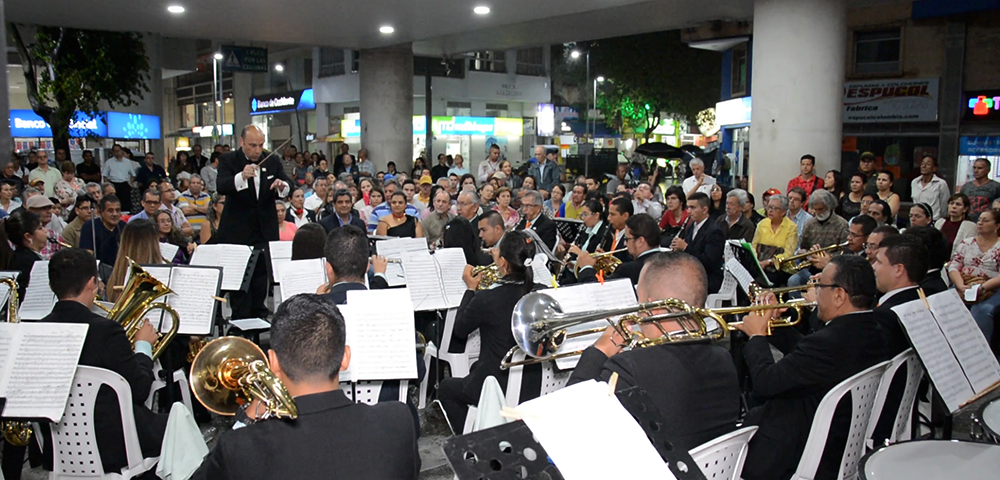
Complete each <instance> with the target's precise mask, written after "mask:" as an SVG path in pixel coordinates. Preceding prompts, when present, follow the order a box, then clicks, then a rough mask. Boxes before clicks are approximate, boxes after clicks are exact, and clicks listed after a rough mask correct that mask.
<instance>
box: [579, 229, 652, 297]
mask: <svg viewBox="0 0 1000 480" xmlns="http://www.w3.org/2000/svg"><path fill="white" fill-rule="evenodd" d="M625 228H626V230H625V246H626V248H628V253H629V255H631V256H632V258H633V260H632V261H630V262H625V263H623V264H621V265H619V266H618V268H616V269H615V273H612V274H611V276H610V277H609V279H614V278H627V279H629V281H631V282H632V285H635V284H637V283H639V272H641V271H642V267H643V265H645V264H646V261H647V260H649V259H650V258H652V255H653V254H654V253H656V252H659V251H660V228H659V226H658V225H657V224H656V220H655V219H653V217H651V216H649V214H646V213H638V214H636V215H633V216H631V217H629V219H628V222H626V223H625ZM595 262H596V259H594V258H593V257H591V256H590V255H584V256H582V257H580V258H579V259H577V264H578V265H579V266H580V273H579V274H578V279H579V281H580V283H588V282H596V281H597V280H598V278H597V271H595V270H594V264H595Z"/></svg>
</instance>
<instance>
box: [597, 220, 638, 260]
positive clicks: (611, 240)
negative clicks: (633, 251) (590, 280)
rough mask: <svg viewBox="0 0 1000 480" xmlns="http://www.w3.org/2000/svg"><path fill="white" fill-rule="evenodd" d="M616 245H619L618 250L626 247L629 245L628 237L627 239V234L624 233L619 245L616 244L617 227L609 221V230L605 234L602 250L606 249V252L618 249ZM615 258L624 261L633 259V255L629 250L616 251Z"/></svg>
mask: <svg viewBox="0 0 1000 480" xmlns="http://www.w3.org/2000/svg"><path fill="white" fill-rule="evenodd" d="M616 246H617V247H618V248H617V250H621V249H623V248H625V247H626V246H628V239H626V238H625V236H624V235H622V239H621V240H619V241H618V245H615V229H614V227H612V226H611V224H610V223H609V224H608V232H607V234H605V236H604V241H602V242H601V250H604V251H605V252H610V251H612V250H616V248H615V247H616ZM615 258H617V259H618V260H621V261H622V263H624V262H631V261H632V255H629V253H628V250H626V251H624V252H620V253H616V254H615Z"/></svg>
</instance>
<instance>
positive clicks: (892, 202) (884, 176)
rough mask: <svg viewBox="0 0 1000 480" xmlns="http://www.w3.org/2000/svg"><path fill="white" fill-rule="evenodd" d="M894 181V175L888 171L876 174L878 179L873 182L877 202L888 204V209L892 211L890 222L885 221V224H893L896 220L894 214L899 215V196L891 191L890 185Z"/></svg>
mask: <svg viewBox="0 0 1000 480" xmlns="http://www.w3.org/2000/svg"><path fill="white" fill-rule="evenodd" d="M895 180H896V177H895V175H893V174H892V172H890V171H888V170H882V171H881V172H878V178H876V180H875V187H876V188H878V198H879V200H883V201H885V203H888V204H889V208H890V209H891V210H892V214H891V215H890V218H891V219H892V221H891V222H890V221H889V220H886V222H885V223H888V224H890V225H891V224H894V223H896V222H895V219H896V214H897V213H899V195H898V194H897V193H896V192H893V191H892V184H893V182H894V181H895Z"/></svg>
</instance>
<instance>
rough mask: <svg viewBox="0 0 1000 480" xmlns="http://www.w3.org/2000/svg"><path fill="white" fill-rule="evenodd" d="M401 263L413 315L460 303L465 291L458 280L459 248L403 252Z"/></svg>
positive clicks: (461, 261) (462, 259)
mask: <svg viewBox="0 0 1000 480" xmlns="http://www.w3.org/2000/svg"><path fill="white" fill-rule="evenodd" d="M402 259H403V271H404V275H406V278H407V280H406V286H407V289H408V290H409V291H410V300H411V301H412V302H413V309H414V311H424V310H444V309H447V308H452V307H457V306H459V305H460V304H461V303H462V297H463V296H464V295H465V292H466V290H468V288H469V287H468V286H467V285H466V284H465V280H462V275H463V274H464V273H465V265H466V263H465V253H464V252H463V251H462V249H461V248H443V249H440V250H436V251H435V252H434V253H433V254H432V253H431V252H429V251H426V250H424V251H416V252H409V251H404V252H402ZM386 274H387V275H388V272H386Z"/></svg>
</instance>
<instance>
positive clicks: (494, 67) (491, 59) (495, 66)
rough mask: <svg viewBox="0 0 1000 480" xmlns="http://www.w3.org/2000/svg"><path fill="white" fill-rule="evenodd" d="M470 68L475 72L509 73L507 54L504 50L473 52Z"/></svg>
mask: <svg viewBox="0 0 1000 480" xmlns="http://www.w3.org/2000/svg"><path fill="white" fill-rule="evenodd" d="M469 70H471V71H475V72H493V73H507V61H506V55H505V54H504V52H503V51H502V50H483V51H480V52H472V59H471V60H469Z"/></svg>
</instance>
